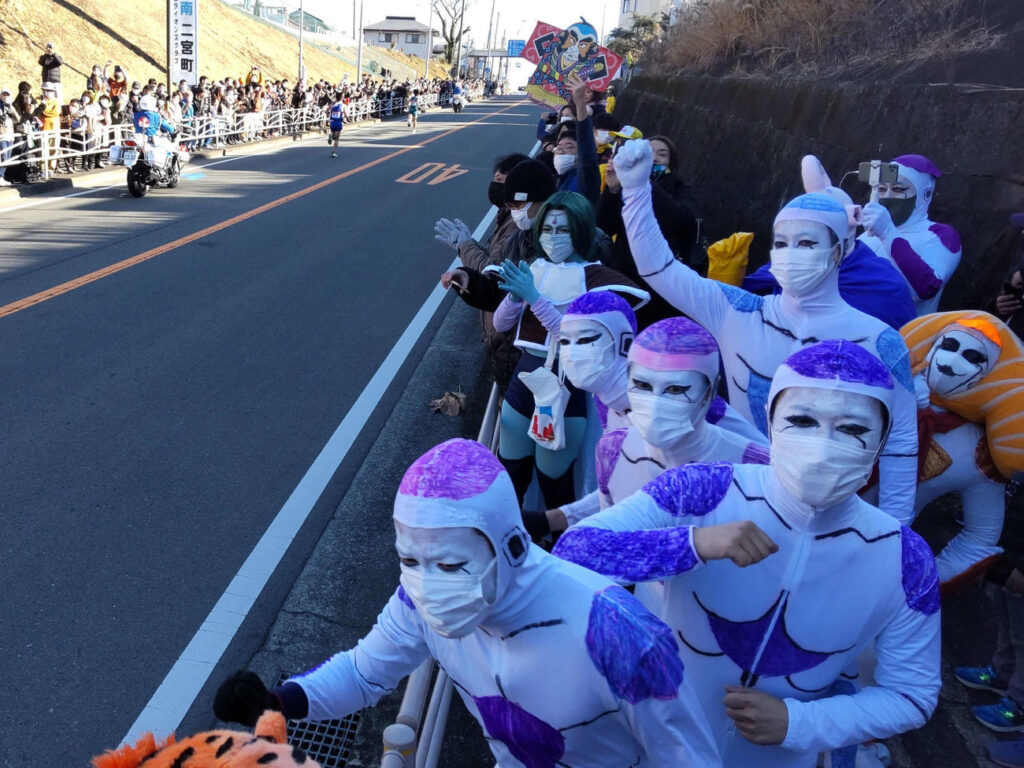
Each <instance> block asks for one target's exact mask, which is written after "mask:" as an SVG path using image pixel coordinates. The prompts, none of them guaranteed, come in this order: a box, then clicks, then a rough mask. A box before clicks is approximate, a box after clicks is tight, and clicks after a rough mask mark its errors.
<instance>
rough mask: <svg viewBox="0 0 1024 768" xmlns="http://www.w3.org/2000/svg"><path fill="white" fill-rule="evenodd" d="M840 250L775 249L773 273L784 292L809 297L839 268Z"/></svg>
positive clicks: (770, 269) (772, 264) (826, 248)
mask: <svg viewBox="0 0 1024 768" xmlns="http://www.w3.org/2000/svg"><path fill="white" fill-rule="evenodd" d="M836 247H837V246H829V247H824V248H792V247H789V248H773V249H772V252H771V267H769V271H770V272H771V273H772V274H773V275H774V276H775V279H776V280H778V281H779V286H780V287H781V288H782V290H783V292H784V293H788V294H789V295H790V296H796V297H797V298H799V297H801V296H806V295H807V294H808V293H810V292H811V291H813V290H814V289H815V288H817V287H818V286H819V285H821V284H822V282H824V280H825V278H826V277H828V275H829V273H830V272H831V271H832V270H833V269H834V268H835V266H836V262H835V256H834V254H835V250H836Z"/></svg>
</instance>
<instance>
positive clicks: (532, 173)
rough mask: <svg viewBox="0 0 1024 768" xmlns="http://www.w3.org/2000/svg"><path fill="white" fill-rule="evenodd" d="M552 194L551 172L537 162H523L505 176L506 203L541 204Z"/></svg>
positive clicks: (552, 181) (553, 189)
mask: <svg viewBox="0 0 1024 768" xmlns="http://www.w3.org/2000/svg"><path fill="white" fill-rule="evenodd" d="M553 194H555V180H554V179H553V178H552V176H551V171H549V170H548V169H547V168H545V167H544V164H543V163H541V162H538V161H537V160H523V161H522V162H521V163H519V165H517V166H516V167H515V168H513V169H512V170H511V171H509V172H508V175H507V176H505V202H506V203H522V202H530V203H542V202H544V201H545V200H547V199H548V198H549V197H551V196H552V195H553Z"/></svg>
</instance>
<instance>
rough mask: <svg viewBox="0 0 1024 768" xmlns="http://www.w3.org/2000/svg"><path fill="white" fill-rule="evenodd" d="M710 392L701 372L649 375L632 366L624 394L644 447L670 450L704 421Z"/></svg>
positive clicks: (631, 419)
mask: <svg viewBox="0 0 1024 768" xmlns="http://www.w3.org/2000/svg"><path fill="white" fill-rule="evenodd" d="M641 386H643V389H641ZM710 389H711V383H710V382H709V381H708V379H707V377H706V376H705V375H704V374H703V373H701V372H700V371H672V372H668V371H652V370H649V369H647V368H644V367H643V366H640V365H637V364H636V363H633V364H631V365H630V371H629V390H628V391H627V395H628V397H629V408H630V411H629V420H630V421H631V422H632V423H633V426H635V427H636V428H637V430H638V431H639V432H640V436H641V437H643V439H644V442H645V443H647V444H648V445H652V446H654V447H655V448H661V449H667V448H671V447H672V446H674V445H677V444H679V443H680V442H681V441H682V440H683V438H685V437H686V436H687V435H688V434H690V433H691V432H693V430H694V428H695V425H696V424H697V423H698V422H699V421H700V420H701V419H703V418H704V414H705V413H706V411H707V406H708V401H709V395H710Z"/></svg>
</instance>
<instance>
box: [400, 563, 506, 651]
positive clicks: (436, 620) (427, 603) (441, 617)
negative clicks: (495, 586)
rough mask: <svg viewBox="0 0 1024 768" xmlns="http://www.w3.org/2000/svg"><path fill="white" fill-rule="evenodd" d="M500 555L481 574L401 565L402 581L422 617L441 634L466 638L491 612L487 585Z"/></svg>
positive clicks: (495, 569)
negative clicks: (439, 571) (486, 597)
mask: <svg viewBox="0 0 1024 768" xmlns="http://www.w3.org/2000/svg"><path fill="white" fill-rule="evenodd" d="M497 565H498V561H497V558H495V559H492V560H491V563H490V565H488V566H487V568H486V569H485V570H484V572H483V573H479V574H475V575H474V574H468V573H424V572H423V571H422V570H416V569H412V568H406V567H405V566H404V565H403V566H402V574H401V576H400V577H399V581H400V582H401V584H402V586H403V587H404V588H405V592H406V594H407V595H409V599H411V600H412V602H413V604H414V605H415V606H416V610H417V611H419V614H420V616H421V617H422V618H423V620H424V621H425V622H426V623H427V625H428V626H429V627H430V628H431V629H433V630H434V631H435V632H437V634H439V635H441V636H442V637H448V638H459V637H465V636H466V635H468V634H470V633H471V632H472V631H473V630H475V629H476V628H477V627H479V626H480V622H482V621H483V620H484V619H485V618H486V617H487V614H489V613H490V612H491V608H492V607H493V605H492V603H490V602H488V601H487V600H486V599H484V584H485V583H487V582H488V581H489V580H492V579H493V578H494V576H493V575H492V574H494V573H495V572H496V571H497Z"/></svg>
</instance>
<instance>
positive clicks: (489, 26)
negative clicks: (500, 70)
mask: <svg viewBox="0 0 1024 768" xmlns="http://www.w3.org/2000/svg"><path fill="white" fill-rule="evenodd" d="M497 2H498V0H491V16H490V18H489V20H488V22H487V56H485V57H484V83H485V84H486V82H487V70H489V69H490V68H491V44H492V43H493V41H494V38H493V37H491V33H492V32H493V31H494V6H495V5H497ZM485 87H486V85H485Z"/></svg>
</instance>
